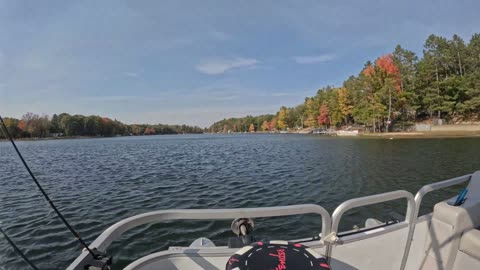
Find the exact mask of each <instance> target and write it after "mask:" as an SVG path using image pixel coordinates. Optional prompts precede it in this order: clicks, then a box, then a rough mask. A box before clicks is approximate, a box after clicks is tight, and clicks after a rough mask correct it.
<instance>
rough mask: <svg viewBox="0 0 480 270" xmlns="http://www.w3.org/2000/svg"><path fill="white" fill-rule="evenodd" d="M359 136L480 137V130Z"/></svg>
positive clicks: (397, 137)
mask: <svg viewBox="0 0 480 270" xmlns="http://www.w3.org/2000/svg"><path fill="white" fill-rule="evenodd" d="M359 137H365V138H383V139H430V138H479V137H480V132H479V131H424V132H417V131H415V132H389V133H361V134H359Z"/></svg>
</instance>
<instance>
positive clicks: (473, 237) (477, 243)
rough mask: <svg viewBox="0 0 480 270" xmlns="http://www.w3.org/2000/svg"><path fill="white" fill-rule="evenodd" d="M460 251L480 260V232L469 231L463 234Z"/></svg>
mask: <svg viewBox="0 0 480 270" xmlns="http://www.w3.org/2000/svg"><path fill="white" fill-rule="evenodd" d="M460 251H462V252H465V253H466V254H468V255H470V256H472V257H474V258H475V259H477V260H480V230H475V229H474V230H469V231H467V232H465V233H464V234H463V236H462V239H461V240H460Z"/></svg>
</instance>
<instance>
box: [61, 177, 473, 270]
mask: <svg viewBox="0 0 480 270" xmlns="http://www.w3.org/2000/svg"><path fill="white" fill-rule="evenodd" d="M471 177H472V174H468V175H464V176H460V177H456V178H453V179H449V180H445V181H441V182H437V183H433V184H429V185H425V186H423V187H422V188H421V189H420V190H419V191H418V192H417V194H416V195H415V197H413V195H412V194H411V193H410V192H408V191H405V190H398V191H392V192H387V193H382V194H377V195H372V196H366V197H360V198H355V199H351V200H348V201H345V202H344V203H342V204H340V205H339V206H338V207H337V208H336V209H335V211H334V212H333V214H332V216H331V217H330V215H329V213H328V212H327V211H326V210H325V209H324V208H323V207H321V206H319V205H315V204H301V205H291V206H279V207H260V208H237V209H176V210H160V211H153V212H148V213H144V214H140V215H136V216H133V217H130V218H127V219H124V220H121V221H119V222H117V223H115V224H114V225H112V226H110V227H109V228H108V229H107V230H105V231H104V232H103V233H102V234H101V235H100V236H99V237H98V238H97V239H96V240H95V241H94V242H93V243H92V244H91V245H90V248H92V249H93V248H96V249H98V250H99V251H105V250H106V249H107V247H108V246H109V245H110V244H111V243H112V242H113V241H115V240H117V239H119V238H120V237H121V236H122V234H123V233H125V232H126V231H128V230H130V229H132V228H134V227H137V226H140V225H143V224H148V223H158V222H162V221H167V220H225V219H234V218H239V217H246V218H259V217H280V216H291V215H301V214H319V215H320V216H321V218H322V230H321V231H322V233H321V241H322V242H323V244H325V247H326V253H325V254H326V257H327V259H328V258H330V257H331V253H332V245H340V244H342V242H341V241H337V240H341V237H340V238H339V236H338V235H337V233H338V227H339V224H340V220H341V218H342V216H343V215H344V213H345V212H347V211H348V210H351V209H354V208H358V207H362V206H367V205H373V204H378V203H382V202H387V201H393V200H397V199H402V198H405V199H406V200H407V212H406V215H405V220H404V221H403V222H401V223H402V224H396V225H399V226H397V227H396V228H405V227H406V226H408V236H407V240H406V244H405V249H404V253H403V257H402V263H401V268H400V269H401V270H403V269H404V268H405V265H406V262H407V258H408V255H409V251H410V247H411V243H412V239H413V234H414V232H415V223H416V220H417V218H418V214H419V211H420V206H421V203H422V200H423V197H424V196H425V195H426V194H428V193H429V192H432V191H435V190H439V189H443V188H446V187H449V186H453V185H457V184H461V183H464V182H468V181H470V180H471ZM392 227H393V226H392ZM392 230H396V229H393V228H392ZM390 231H391V230H390ZM387 232H388V230H385V231H378V232H375V233H369V234H368V235H365V236H362V237H357V238H355V241H356V240H361V239H365V238H371V237H374V236H377V235H379V234H381V233H387ZM89 256H90V255H89V253H88V252H86V251H85V250H84V251H83V252H82V254H81V255H80V256H79V257H78V258H77V259H76V260H75V261H74V262H73V263H72V264H71V265H70V266H69V267H68V268H67V269H68V270H77V269H83V268H79V267H81V265H83V264H84V263H85V262H87V261H88V260H89Z"/></svg>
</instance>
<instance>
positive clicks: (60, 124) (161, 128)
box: [0, 113, 203, 138]
mask: <svg viewBox="0 0 480 270" xmlns="http://www.w3.org/2000/svg"><path fill="white" fill-rule="evenodd" d="M4 122H5V125H6V126H7V129H8V131H9V133H10V134H11V135H12V136H13V137H14V138H45V137H50V136H68V137H71V136H102V137H111V136H128V135H155V134H183V133H203V129H201V128H199V127H192V126H186V125H162V124H158V125H147V124H132V125H126V124H123V123H122V122H120V121H117V120H112V119H110V118H106V117H100V116H95V115H91V116H84V115H78V114H77V115H70V114H67V113H61V114H58V115H57V114H54V115H53V116H52V117H49V116H48V115H38V114H34V113H27V114H25V115H23V116H22V118H21V119H15V118H10V117H6V118H4ZM0 137H2V138H4V134H3V132H2V133H0Z"/></svg>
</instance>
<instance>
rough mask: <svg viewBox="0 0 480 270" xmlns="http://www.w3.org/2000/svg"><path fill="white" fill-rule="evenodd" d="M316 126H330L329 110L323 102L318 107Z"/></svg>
mask: <svg viewBox="0 0 480 270" xmlns="http://www.w3.org/2000/svg"><path fill="white" fill-rule="evenodd" d="M318 124H319V125H320V126H327V127H328V126H329V125H330V110H329V109H328V105H327V104H326V103H325V102H324V103H322V106H320V114H319V115H318Z"/></svg>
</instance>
